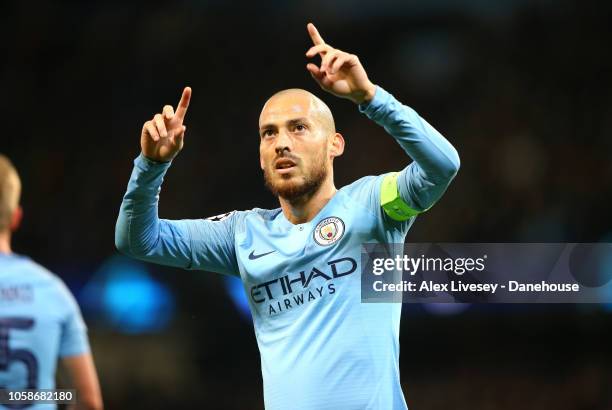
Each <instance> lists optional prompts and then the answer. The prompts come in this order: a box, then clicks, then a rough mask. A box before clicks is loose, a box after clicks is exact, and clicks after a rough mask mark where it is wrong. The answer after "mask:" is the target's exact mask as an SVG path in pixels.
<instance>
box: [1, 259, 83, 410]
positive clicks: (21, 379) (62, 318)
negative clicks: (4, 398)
mask: <svg viewBox="0 0 612 410" xmlns="http://www.w3.org/2000/svg"><path fill="white" fill-rule="evenodd" d="M88 352H89V343H88V340H87V330H86V327H85V323H84V322H83V319H82V317H81V313H80V311H79V307H78V305H77V303H76V301H75V300H74V298H73V296H72V294H71V293H70V291H69V290H68V288H66V285H64V283H63V282H62V281H61V280H60V279H59V278H58V277H57V276H55V275H53V274H52V273H51V272H49V271H48V270H46V269H45V268H43V267H42V266H40V265H38V264H37V263H35V262H33V261H32V260H31V259H29V258H27V257H25V256H21V255H16V254H2V253H0V389H53V388H55V371H56V367H57V361H58V358H61V357H66V356H74V355H80V354H84V353H88ZM4 408H9V407H8V406H2V405H1V404H0V409H4ZM11 408H24V409H31V410H39V409H55V408H56V406H55V405H53V404H37V405H32V406H27V407H11Z"/></svg>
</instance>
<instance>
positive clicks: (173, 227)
mask: <svg viewBox="0 0 612 410" xmlns="http://www.w3.org/2000/svg"><path fill="white" fill-rule="evenodd" d="M190 98H191V89H190V88H189V87H186V88H185V89H184V91H183V95H182V97H181V100H180V102H179V104H178V107H177V110H176V113H175V112H174V109H173V107H172V106H170V105H166V106H164V108H163V111H162V113H160V114H156V115H155V116H154V117H153V119H152V120H151V121H147V122H146V123H145V124H144V126H143V128H142V134H141V137H140V144H141V148H142V153H141V154H140V155H139V156H138V158H136V160H135V161H134V169H133V171H132V175H131V177H130V181H129V183H128V188H127V192H126V193H125V196H124V197H123V202H122V203H121V208H120V211H119V217H118V218H117V225H116V228H115V245H116V247H117V249H119V250H120V251H121V252H122V253H124V254H126V255H129V256H132V257H134V258H137V259H142V260H145V261H148V262H154V263H159V264H162V265H169V266H175V267H181V268H186V269H202V270H210V271H214V272H220V273H227V274H235V273H237V266H236V261H235V252H234V245H233V234H234V220H235V215H233V214H230V215H227V217H226V218H217V219H198V220H176V221H172V220H167V219H159V217H158V202H159V192H160V190H161V185H162V182H163V178H164V175H165V174H166V171H167V170H168V168H169V167H170V163H171V162H170V161H171V160H172V159H174V157H176V155H177V154H178V153H179V152H180V150H181V149H182V148H183V138H184V135H185V130H186V127H185V126H184V125H183V120H184V118H185V114H186V113H187V108H188V107H189V101H190Z"/></svg>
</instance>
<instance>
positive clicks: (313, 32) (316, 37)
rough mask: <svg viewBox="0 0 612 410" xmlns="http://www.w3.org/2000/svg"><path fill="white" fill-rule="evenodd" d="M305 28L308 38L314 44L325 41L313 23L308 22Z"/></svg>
mask: <svg viewBox="0 0 612 410" xmlns="http://www.w3.org/2000/svg"><path fill="white" fill-rule="evenodd" d="M306 28H307V29H308V34H310V38H311V39H312V42H313V43H314V45H315V46H317V45H319V44H325V41H323V37H321V35H320V34H319V30H317V28H316V27H315V25H314V24H312V23H308V26H306Z"/></svg>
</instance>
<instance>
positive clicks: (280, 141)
mask: <svg viewBox="0 0 612 410" xmlns="http://www.w3.org/2000/svg"><path fill="white" fill-rule="evenodd" d="M274 150H275V151H276V155H282V154H283V152H285V150H287V151H289V152H291V137H290V136H289V135H287V133H286V132H280V133H279V134H278V137H276V146H275V147H274Z"/></svg>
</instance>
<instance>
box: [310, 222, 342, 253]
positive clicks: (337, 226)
mask: <svg viewBox="0 0 612 410" xmlns="http://www.w3.org/2000/svg"><path fill="white" fill-rule="evenodd" d="M342 235H344V222H343V221H342V219H340V218H337V217H335V216H330V217H329V218H325V219H323V220H322V221H321V222H319V223H318V224H317V227H316V228H315V230H314V240H315V242H316V243H318V244H319V245H323V246H325V245H331V244H332V243H334V242H336V241H338V239H340V238H342Z"/></svg>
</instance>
